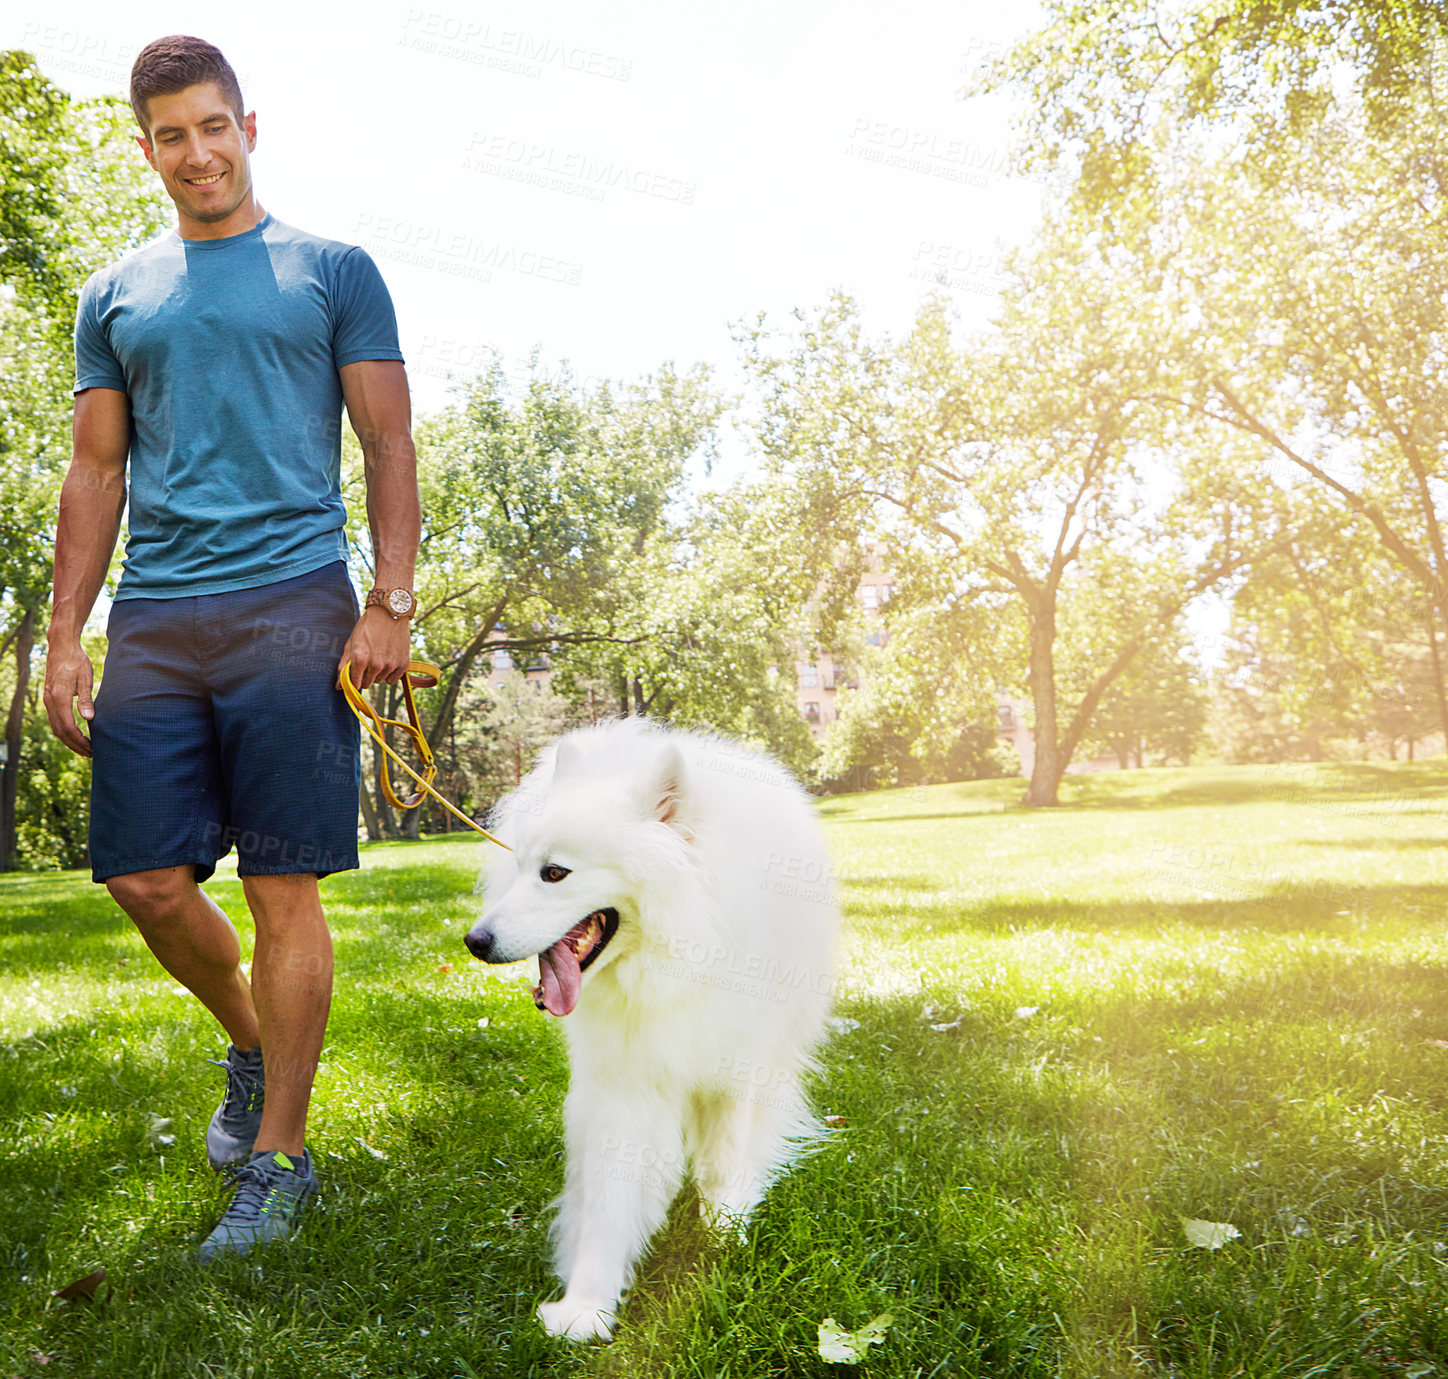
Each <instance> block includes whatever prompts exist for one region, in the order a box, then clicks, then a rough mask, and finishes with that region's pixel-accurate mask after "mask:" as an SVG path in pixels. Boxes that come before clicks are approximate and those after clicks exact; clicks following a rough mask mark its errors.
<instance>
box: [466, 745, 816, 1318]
mask: <svg viewBox="0 0 1448 1379" xmlns="http://www.w3.org/2000/svg"><path fill="white" fill-rule="evenodd" d="M494 828H495V830H496V831H497V832H498V833H499V834H500V836H501V837H502V838H503V840H504V841H506V842H507V843H508V844H509V845H510V846H511V848H512V851H511V852H506V853H504V852H499V853H498V854H497V857H496V859H495V864H494V866H493V868H492V871H491V874H490V876H489V878H488V884H487V889H486V897H485V912H484V914H483V916H482V918H481V919H480V920H479V921H478V923H477V924H476V925H474V927H473V928H472V930H471V931H470V932H469V933H468V936H467V945H468V948H469V949H470V950H471V951H472V952H473V953H474V954H475V955H476V956H478V957H480V958H482V959H484V960H485V961H488V962H500V963H501V962H513V961H517V960H518V959H521V958H526V957H530V956H533V955H535V954H538V955H542V956H541V958H540V975H541V980H540V983H539V986H538V988H537V989H536V990H535V993H534V996H535V1000H536V1002H537V1003H538V1005H539V1007H540V1009H549V1010H551V1011H553V1012H554V1013H555V1014H559V1015H565V1016H566V1018H565V1019H564V1021H563V1027H564V1030H565V1033H566V1035H567V1039H568V1049H569V1064H570V1080H569V1090H568V1098H567V1102H566V1106H565V1122H566V1138H567V1168H566V1176H565V1183H564V1189H563V1194H562V1196H561V1198H560V1199H559V1203H558V1208H559V1209H558V1216H557V1220H556V1223H555V1229H554V1240H555V1247H556V1265H557V1270H558V1274H559V1276H560V1278H561V1279H562V1280H563V1283H564V1286H565V1291H564V1295H563V1297H562V1298H561V1299H560V1300H559V1301H557V1302H552V1303H547V1304H545V1305H544V1306H543V1307H541V1308H540V1309H539V1315H540V1317H541V1318H542V1320H543V1323H544V1325H545V1326H546V1327H547V1329H548V1330H549V1331H550V1332H551V1333H552V1334H554V1335H562V1336H568V1337H571V1338H573V1339H576V1340H586V1339H592V1338H595V1337H599V1338H606V1337H607V1336H609V1335H610V1334H611V1332H612V1326H613V1322H614V1317H615V1314H616V1312H617V1308H618V1303H619V1298H620V1296H621V1295H622V1293H623V1291H624V1289H625V1288H627V1286H628V1284H629V1282H630V1279H631V1277H632V1274H633V1269H634V1266H635V1264H636V1263H637V1261H638V1259H639V1256H640V1255H641V1254H642V1253H643V1251H644V1248H645V1247H646V1245H647V1244H648V1241H649V1239H650V1237H651V1236H652V1235H653V1234H654V1232H655V1231H656V1230H657V1229H658V1227H659V1226H660V1225H661V1224H662V1222H663V1220H664V1216H665V1213H666V1211H667V1210H668V1206H669V1203H670V1202H671V1201H672V1199H673V1197H674V1195H675V1193H676V1192H677V1191H678V1188H679V1186H680V1184H681V1182H682V1180H683V1177H684V1173H685V1171H686V1169H687V1170H689V1171H691V1172H692V1174H693V1177H694V1180H695V1182H696V1184H697V1185H698V1190H699V1195H700V1198H701V1201H702V1204H703V1208H704V1210H705V1212H706V1214H707V1215H709V1216H710V1217H711V1218H712V1219H713V1220H715V1221H716V1222H718V1223H720V1224H732V1225H733V1226H735V1227H736V1228H737V1227H740V1226H742V1223H743V1221H744V1219H745V1218H746V1217H747V1216H748V1214H749V1213H750V1212H751V1211H752V1210H753V1209H754V1207H755V1206H757V1205H758V1203H759V1201H760V1199H761V1198H762V1197H763V1195H764V1192H765V1189H766V1188H767V1187H768V1186H769V1184H770V1181H771V1180H772V1179H773V1178H774V1177H775V1176H776V1174H778V1173H779V1172H780V1170H781V1169H782V1168H783V1167H784V1166H785V1165H786V1164H787V1163H788V1162H789V1160H790V1158H791V1157H792V1155H793V1154H794V1153H796V1152H797V1151H798V1150H799V1148H800V1147H801V1146H802V1145H804V1144H806V1143H808V1142H809V1141H810V1140H812V1139H814V1138H817V1137H818V1136H819V1135H820V1134H821V1133H822V1132H821V1127H820V1126H819V1123H818V1121H817V1120H816V1119H815V1117H814V1115H813V1114H812V1112H811V1111H810V1109H809V1107H808V1105H807V1104H806V1101H805V1097H804V1094H803V1091H802V1088H801V1078H802V1077H803V1076H804V1074H806V1073H807V1072H808V1071H809V1069H810V1068H811V1067H812V1065H813V1062H812V1060H813V1053H814V1049H815V1047H816V1045H817V1044H818V1043H819V1041H820V1039H821V1037H822V1034H823V1032H824V1027H825V1020H826V1017H827V1015H828V1010H829V1003H830V991H831V984H832V972H833V959H834V947H835V940H836V933H837V930H838V927H839V916H838V910H837V908H836V904H835V899H834V895H833V889H832V882H831V875H830V867H829V860H828V856H827V854H826V852H825V848H824V843H823V841H822V839H821V837H820V833H819V829H818V828H817V826H816V824H815V821H814V816H813V811H812V808H811V805H810V801H809V798H808V797H807V796H806V795H805V793H804V791H803V790H802V789H801V788H800V787H799V785H798V784H797V783H796V782H795V780H794V779H793V778H792V777H791V776H790V775H789V774H788V773H787V772H786V771H785V770H784V769H783V768H782V767H781V766H780V765H779V764H778V763H777V762H775V761H773V760H771V759H770V758H768V757H765V756H762V755H760V754H758V753H755V752H752V751H749V750H747V749H744V748H742V747H740V746H739V745H737V744H735V743H731V742H729V741H727V740H725V739H722V738H716V737H708V736H704V735H701V734H695V733H685V732H679V731H676V730H673V729H667V728H661V727H658V726H654V725H651V724H647V723H645V722H643V721H642V720H639V719H622V720H617V721H614V722H611V723H607V724H604V725H602V726H598V727H592V728H584V729H580V730H578V731H576V732H573V733H570V734H568V735H567V736H566V737H564V738H562V739H560V740H559V741H558V742H557V743H555V744H554V745H553V746H552V747H551V748H550V749H549V750H548V751H547V752H546V753H545V754H544V756H543V758H542V760H541V762H540V764H539V765H538V767H537V768H536V769H535V770H534V771H533V772H532V773H531V774H530V775H529V776H528V777H527V778H526V779H525V780H524V781H523V782H522V784H521V785H520V786H519V788H518V789H517V790H516V791H514V792H513V794H512V795H510V796H509V797H508V798H507V799H505V800H504V801H503V802H502V804H501V805H500V806H499V807H498V810H497V811H496V812H495V815H494ZM565 935H568V936H569V937H568V939H567V941H565V939H564V936H565ZM600 939H602V940H603V946H602V948H601V950H599V951H593V950H592V949H590V944H592V945H593V946H594V948H596V947H597V944H598V941H599V940H600ZM565 948H567V949H568V950H569V951H564V949H565ZM574 950H576V951H574ZM580 956H581V957H582V968H583V970H582V971H581V972H580V971H579V962H578V958H579V957H580Z"/></svg>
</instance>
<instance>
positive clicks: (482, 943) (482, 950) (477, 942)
mask: <svg viewBox="0 0 1448 1379" xmlns="http://www.w3.org/2000/svg"><path fill="white" fill-rule="evenodd" d="M463 942H464V943H465V944H467V946H468V952H469V953H471V954H472V955H473V956H474V957H475V958H481V959H482V960H483V961H484V962H492V960H493V931H492V930H491V929H484V928H483V926H482V925H481V924H479V925H477V926H476V927H474V928H472V929H469V930H468V933H467V937H466V938H465V939H463Z"/></svg>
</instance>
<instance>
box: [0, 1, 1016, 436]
mask: <svg viewBox="0 0 1448 1379" xmlns="http://www.w3.org/2000/svg"><path fill="white" fill-rule="evenodd" d="M339 15H344V16H345V18H339V17H337V16H339ZM1034 15H1035V8H1034V6H1033V5H1002V4H999V3H996V4H986V3H983V2H982V0H964V2H963V3H962V2H961V0H956V2H955V3H946V2H945V0H904V3H891V4H890V5H888V6H887V5H885V4H884V3H874V4H864V3H859V2H858V0H828V3H826V2H825V0H801V2H799V3H790V2H789V0H783V2H781V0H718V3H714V4H710V5H699V6H689V5H681V4H678V3H669V4H663V3H658V0H645V2H644V3H635V4H623V5H616V6H607V7H604V6H599V5H597V4H583V3H580V0H535V3H530V4H526V5H525V4H522V3H517V0H499V3H496V4H488V5H485V6H480V5H477V4H475V3H468V0H444V3H442V4H440V5H433V4H429V3H426V0H423V2H422V3H386V0H362V3H359V4H356V5H349V6H347V7H346V8H345V9H342V8H333V7H330V6H329V7H327V10H326V11H324V10H323V8H322V7H321V6H318V5H316V4H309V3H291V4H285V5H284V4H281V3H278V0H259V3H255V4H248V5H241V6H230V7H222V8H213V9H211V10H198V9H197V7H196V6H195V5H194V4H186V5H182V4H177V3H169V2H168V0H132V3H128V4H126V5H125V6H115V5H114V4H112V3H110V0H53V3H46V4H39V3H34V0H21V3H20V4H18V5H16V6H13V7H6V14H5V17H4V18H3V20H0V46H4V47H14V48H22V49H25V50H28V51H30V52H33V53H35V54H36V55H37V56H38V58H39V60H40V63H41V67H42V69H43V70H44V71H45V72H46V74H47V75H48V76H49V77H51V79H52V80H54V81H56V82H57V83H58V84H59V85H61V86H62V87H64V88H65V89H67V90H69V91H71V92H72V93H73V94H75V95H95V94H100V93H113V94H116V95H123V94H124V93H125V90H126V85H127V80H128V76H129V71H130V65H131V61H132V59H133V58H134V56H135V54H136V52H137V50H138V49H139V48H140V47H141V46H142V45H143V44H145V43H146V42H148V41H149V40H150V39H152V38H154V37H157V36H159V35H162V34H166V33H172V32H183V33H195V34H198V35H199V36H200V37H203V38H206V39H208V40H209V41H211V42H213V43H215V44H217V46H219V47H220V48H221V49H222V51H223V52H225V53H226V54H227V56H228V58H229V59H230V61H231V63H232V65H233V66H234V67H235V68H236V71H237V74H238V77H239V78H240V80H241V85H242V93H243V97H244V99H245V101H246V104H247V106H248V108H250V109H255V111H256V112H257V122H258V135H259V137H258V146H257V150H256V153H255V155H254V163H253V170H254V175H255V179H256V185H257V190H258V194H259V197H260V199H261V201H262V204H263V205H265V206H266V208H267V209H268V210H270V211H271V212H273V214H275V215H276V216H277V217H278V218H279V219H281V220H284V221H287V222H289V223H290V224H293V225H296V226H299V227H301V228H303V229H306V230H310V231H314V232H316V233H319V234H324V235H329V236H332V237H335V238H337V239H341V240H346V241H349V242H354V243H361V244H363V245H365V246H366V247H367V248H368V249H369V250H370V251H371V252H372V253H373V255H374V256H375V257H376V259H377V261H378V263H379V265H380V267H381V269H382V272H383V276H384V277H385V278H386V280H387V282H388V285H389V287H390V288H391V290H392V294H393V298H394V301H395V303H396V305H397V313H398V319H399V324H400V327H401V332H402V346H403V351H404V353H405V354H406V355H407V360H408V369H409V374H410V377H411V379H412V382H413V390H414V398H415V406H416V409H417V410H418V411H429V410H433V409H435V408H437V407H438V406H440V405H441V404H442V403H443V402H444V401H445V400H446V396H447V375H448V373H449V371H458V370H460V371H462V372H464V373H466V372H467V371H468V370H469V368H470V366H472V365H474V364H476V362H477V361H479V360H480V359H481V358H482V357H483V352H484V351H485V350H486V349H488V348H490V347H492V348H497V349H499V350H501V351H502V352H503V354H504V357H505V359H506V361H507V363H508V364H509V367H510V368H513V367H515V366H521V365H522V364H523V361H524V360H525V359H526V357H527V355H528V353H529V351H530V350H532V349H533V348H534V347H535V346H536V347H538V348H539V349H540V350H541V354H542V358H543V359H544V361H545V362H546V363H547V364H548V365H549V366H550V367H551V366H553V365H556V364H557V362H558V361H559V360H562V359H566V360H568V361H569V362H570V363H571V364H572V367H573V370H574V373H575V374H576V376H578V377H579V378H580V379H587V378H590V377H598V376H604V377H610V378H631V377H637V376H638V375H640V374H642V373H645V372H647V371H649V370H651V369H654V368H656V367H657V366H658V365H659V364H660V363H661V362H662V361H663V360H666V359H672V360H673V361H675V363H676V364H677V366H678V367H679V368H680V369H684V368H687V367H689V366H690V365H692V364H694V363H696V362H701V361H702V362H708V363H711V364H713V365H714V366H715V368H716V369H717V370H719V371H720V377H721V380H722V381H724V382H725V383H726V384H731V383H733V382H735V381H736V378H737V373H736V369H737V362H736V361H737V358H738V350H737V348H736V346H735V345H734V344H733V342H732V340H731V338H730V323H731V322H737V321H740V320H743V319H745V318H752V317H753V316H754V315H756V314H757V313H758V312H760V311H765V312H767V313H768V314H769V316H770V317H771V318H772V319H775V320H780V321H782V320H783V319H784V318H785V317H786V316H787V314H788V312H789V311H790V310H791V309H792V308H794V307H797V306H799V307H805V308H807V309H808V308H813V307H816V306H818V305H820V304H822V303H823V302H824V301H825V299H826V298H827V296H828V294H829V293H830V291H831V290H832V289H833V288H836V287H843V288H845V289H847V290H848V291H850V292H852V293H853V294H855V295H856V296H857V297H858V298H859V300H860V301H861V303H862V306H863V308H864V311H865V314H866V319H867V320H868V321H869V322H870V323H871V324H872V325H873V326H874V327H876V328H887V329H891V330H900V329H903V328H904V327H905V326H907V325H908V323H909V321H910V319H911V317H912V315H913V313H914V311H915V308H916V306H917V305H918V303H919V301H920V299H921V297H922V296H923V295H924V293H925V292H926V291H927V289H928V287H929V284H930V280H931V279H932V278H935V277H937V276H942V275H943V280H944V284H945V285H946V286H947V287H948V289H949V290H950V291H951V293H952V294H953V296H954V297H955V298H956V300H957V301H958V303H959V305H960V308H961V311H962V314H963V316H964V317H965V319H966V320H968V321H983V320H984V319H985V317H986V316H987V315H988V313H989V311H990V309H991V306H992V304H993V302H994V299H995V292H996V287H997V273H998V265H999V258H1000V250H1001V247H1002V246H1004V245H1009V244H1012V243H1016V242H1020V241H1022V240H1024V239H1025V238H1026V237H1028V235H1029V233H1030V230H1031V227H1032V225H1033V224H1034V222H1035V219H1036V217H1037V215H1038V213H1039V207H1040V203H1041V194H1042V189H1041V188H1040V186H1038V185H1037V184H1035V183H1033V182H1031V181H1028V180H1024V179H1021V178H1018V177H1015V176H1013V175H1011V174H1010V172H1009V171H1008V169H1007V166H1006V161H1007V159H1006V155H1007V149H1008V146H1009V141H1010V129H1009V122H1008V112H1007V109H1006V107H1005V105H1004V103H1002V102H1000V101H987V102H981V101H973V102H964V101H962V100H961V99H960V97H959V90H960V88H961V86H962V84H963V82H964V80H965V78H966V76H967V75H968V74H969V72H970V71H971V69H972V68H973V67H974V66H976V65H977V64H978V63H979V62H980V61H981V59H982V58H983V57H984V56H986V55H988V54H991V53H995V52H999V51H1001V50H1002V48H1003V47H1004V46H1006V45H1007V44H1008V43H1009V42H1010V41H1011V40H1013V39H1014V38H1015V37H1017V36H1019V35H1020V34H1021V33H1023V32H1024V31H1025V30H1026V28H1027V27H1028V25H1029V23H1030V22H1031V20H1032V19H1033V17H1034ZM137 156H138V157H139V156H140V155H139V153H138V154H137Z"/></svg>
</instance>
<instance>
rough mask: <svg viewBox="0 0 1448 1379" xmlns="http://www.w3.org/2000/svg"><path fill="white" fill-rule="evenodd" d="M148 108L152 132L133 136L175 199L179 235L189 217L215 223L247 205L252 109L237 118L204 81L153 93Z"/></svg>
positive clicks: (204, 224) (200, 224) (197, 223)
mask: <svg viewBox="0 0 1448 1379" xmlns="http://www.w3.org/2000/svg"><path fill="white" fill-rule="evenodd" d="M147 113H148V115H149V116H150V121H151V137H150V139H149V140H148V139H140V138H138V139H137V140H136V142H137V143H138V144H140V146H141V151H142V152H143V153H144V154H145V155H146V161H147V162H148V163H150V165H151V166H152V167H153V168H155V169H156V171H157V172H158V173H159V174H160V176H161V182H162V184H163V185H164V186H165V188H166V193H167V195H168V196H170V198H171V200H172V201H174V202H175V203H176V211H177V214H178V215H179V216H180V219H181V230H182V233H183V235H184V234H185V231H186V230H187V228H188V226H187V222H188V221H190V222H192V226H191V228H193V229H198V228H201V227H215V226H218V225H219V224H220V223H221V222H224V221H226V220H227V219H228V218H229V217H230V216H231V215H232V214H233V213H234V212H235V211H236V210H237V209H238V208H239V207H242V206H243V205H244V204H245V205H247V206H249V205H250V197H251V165H250V162H249V155H250V153H251V151H252V149H254V148H255V147H256V115H255V114H250V115H247V116H246V117H245V118H244V119H243V121H242V123H241V124H238V123H237V121H236V115H235V114H234V113H233V111H232V109H231V107H230V106H229V105H228V104H227V103H226V99H225V98H224V97H223V96H222V94H221V89H220V88H219V87H218V86H217V85H216V84H215V83H214V82H209V81H207V82H201V83H199V84H198V85H196V86H188V87H186V88H185V90H183V91H173V92H171V93H170V94H169V95H164V96H152V97H151V100H150V104H149V107H148V110H147ZM212 233H215V231H214V229H213V230H212ZM199 237H201V238H204V237H205V235H204V234H203V235H202V236H199Z"/></svg>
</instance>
